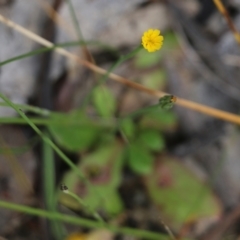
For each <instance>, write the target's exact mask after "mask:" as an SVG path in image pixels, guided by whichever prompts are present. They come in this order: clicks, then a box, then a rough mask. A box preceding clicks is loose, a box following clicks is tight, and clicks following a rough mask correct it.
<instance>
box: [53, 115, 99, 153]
mask: <svg viewBox="0 0 240 240" xmlns="http://www.w3.org/2000/svg"><path fill="white" fill-rule="evenodd" d="M51 117H52V119H54V120H56V122H57V121H59V122H61V123H65V124H64V125H61V126H60V125H57V124H54V125H49V126H48V128H49V130H50V132H51V134H52V135H53V137H54V139H55V140H56V141H57V142H58V144H60V145H61V146H63V147H65V148H66V149H68V150H70V151H84V150H87V149H88V148H89V147H90V146H91V145H92V144H93V143H94V142H95V141H96V139H97V138H98V137H99V135H100V134H101V132H102V131H104V128H102V127H101V126H98V125H96V124H95V123H93V122H92V121H91V119H89V118H87V117H86V116H85V115H84V114H79V113H78V114H76V113H71V114H60V113H55V114H52V115H51ZM77 121H79V122H81V124H78V125H76V122H77ZM65 125H66V126H65Z"/></svg>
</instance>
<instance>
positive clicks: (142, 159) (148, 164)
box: [128, 143, 153, 174]
mask: <svg viewBox="0 0 240 240" xmlns="http://www.w3.org/2000/svg"><path fill="white" fill-rule="evenodd" d="M128 164H129V166H130V168H131V169H132V170H133V171H135V172H136V173H139V174H148V173H149V172H150V171H151V170H152V167H153V156H152V155H151V153H150V152H149V151H148V150H147V149H146V148H144V147H143V146H142V145H141V144H137V143H132V144H130V146H129V149H128Z"/></svg>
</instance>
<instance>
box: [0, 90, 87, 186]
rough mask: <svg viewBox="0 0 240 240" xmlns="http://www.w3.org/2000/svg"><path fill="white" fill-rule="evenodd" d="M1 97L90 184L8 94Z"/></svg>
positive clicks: (0, 95)
mask: <svg viewBox="0 0 240 240" xmlns="http://www.w3.org/2000/svg"><path fill="white" fill-rule="evenodd" d="M0 97H1V98H2V99H3V100H4V101H5V102H6V103H7V104H8V105H9V106H10V107H12V108H13V109H14V110H15V111H16V112H17V113H18V114H19V115H20V116H21V117H22V118H23V119H24V120H25V121H26V122H27V123H28V124H29V126H30V127H31V128H32V129H33V130H34V131H35V132H36V133H37V134H38V135H39V136H40V137H41V138H42V139H43V141H44V142H46V143H47V144H49V145H50V146H51V147H52V148H53V149H54V150H55V152H56V153H57V154H58V155H59V156H60V157H61V158H62V159H63V160H64V161H65V162H66V164H67V165H68V166H69V167H70V168H71V169H73V170H74V171H75V172H76V174H77V175H78V176H79V177H80V179H81V180H82V181H83V182H84V183H86V184H87V185H88V186H89V184H90V183H89V181H87V179H86V178H85V177H84V175H83V174H82V172H81V171H80V170H79V168H78V167H76V166H75V164H73V163H72V161H71V160H70V159H69V158H68V157H67V156H66V155H65V154H64V153H63V152H62V151H61V150H60V149H59V148H58V147H57V146H56V145H55V144H54V143H53V142H52V141H51V140H50V139H49V138H48V137H47V136H45V135H44V134H43V133H42V132H41V130H40V129H39V128H38V127H37V126H36V125H35V124H34V123H33V122H32V121H31V120H30V119H29V118H28V117H27V116H26V115H25V114H24V113H23V112H22V111H21V110H20V109H19V108H18V107H16V106H15V105H14V104H13V103H12V102H11V101H10V100H9V99H8V98H7V97H6V96H4V95H3V94H1V93H0Z"/></svg>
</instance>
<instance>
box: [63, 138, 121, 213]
mask: <svg viewBox="0 0 240 240" xmlns="http://www.w3.org/2000/svg"><path fill="white" fill-rule="evenodd" d="M79 167H80V168H81V169H82V171H83V172H84V174H85V176H89V178H90V181H91V188H88V187H87V186H84V187H83V185H82V183H81V181H80V180H79V178H78V176H77V175H76V173H75V172H73V171H69V172H68V173H66V174H65V176H64V179H63V182H64V183H65V184H66V186H67V187H68V188H69V190H70V191H72V192H74V193H76V194H77V195H79V197H81V198H82V199H83V200H84V202H85V203H86V204H87V205H88V207H89V208H91V209H94V210H98V209H101V210H103V211H106V213H107V214H118V213H119V212H121V211H122V209H123V204H122V201H121V198H120V197H119V195H118V192H117V188H118V186H119V185H120V183H121V173H122V167H123V149H122V145H121V144H119V143H118V142H117V141H114V142H112V143H111V144H107V145H100V146H99V147H98V148H97V149H96V150H95V151H93V152H91V153H90V154H87V155H86V156H84V158H82V159H81V163H80V164H79ZM89 171H93V172H95V176H94V177H91V176H90V175H89ZM79 189H84V190H82V192H81V191H80V192H81V193H80V192H78V191H79ZM60 201H61V202H62V203H63V204H64V205H66V206H69V207H70V208H73V209H76V210H80V209H82V206H79V204H78V203H77V202H76V201H75V200H74V199H70V198H69V197H67V196H64V195H62V194H61V195H60Z"/></svg>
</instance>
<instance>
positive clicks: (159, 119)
mask: <svg viewBox="0 0 240 240" xmlns="http://www.w3.org/2000/svg"><path fill="white" fill-rule="evenodd" d="M176 125H177V117H176V115H175V114H174V113H173V112H172V111H166V110H163V109H161V108H159V110H154V111H151V112H148V113H146V114H144V116H143V117H142V118H141V120H140V122H139V126H140V128H148V129H149V128H152V129H156V130H163V131H166V130H169V129H172V128H175V127H176Z"/></svg>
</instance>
